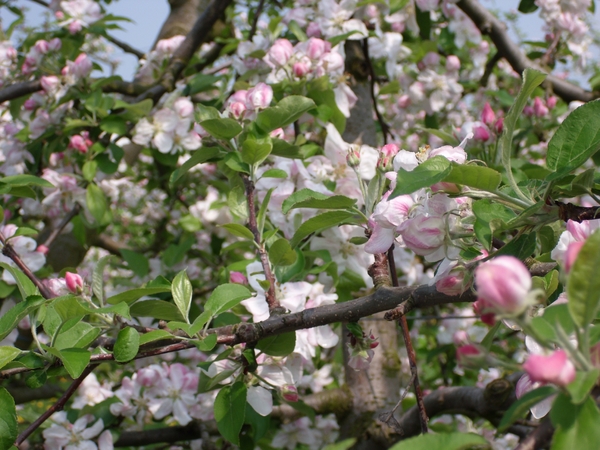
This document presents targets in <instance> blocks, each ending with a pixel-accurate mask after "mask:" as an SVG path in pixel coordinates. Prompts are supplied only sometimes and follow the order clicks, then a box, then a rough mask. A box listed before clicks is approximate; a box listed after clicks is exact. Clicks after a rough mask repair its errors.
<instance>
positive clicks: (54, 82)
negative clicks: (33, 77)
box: [40, 75, 60, 94]
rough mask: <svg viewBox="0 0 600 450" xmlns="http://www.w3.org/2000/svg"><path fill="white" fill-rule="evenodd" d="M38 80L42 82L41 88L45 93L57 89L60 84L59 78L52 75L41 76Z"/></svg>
mask: <svg viewBox="0 0 600 450" xmlns="http://www.w3.org/2000/svg"><path fill="white" fill-rule="evenodd" d="M40 82H41V84H42V89H43V90H44V91H46V93H47V94H51V93H53V92H54V91H55V90H56V89H58V86H60V80H59V79H58V77H56V76H54V75H51V76H48V77H42V78H41V79H40Z"/></svg>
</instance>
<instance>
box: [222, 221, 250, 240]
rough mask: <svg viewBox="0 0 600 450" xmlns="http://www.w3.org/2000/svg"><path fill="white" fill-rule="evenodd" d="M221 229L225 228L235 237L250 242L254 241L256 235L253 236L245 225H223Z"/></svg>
mask: <svg viewBox="0 0 600 450" xmlns="http://www.w3.org/2000/svg"><path fill="white" fill-rule="evenodd" d="M221 227H222V228H225V229H226V230H227V231H229V232H230V233H231V234H233V235H234V236H238V237H241V238H244V239H248V240H249V241H254V235H253V234H252V231H250V230H249V229H248V228H246V227H245V226H244V225H240V224H239V223H228V224H225V225H221Z"/></svg>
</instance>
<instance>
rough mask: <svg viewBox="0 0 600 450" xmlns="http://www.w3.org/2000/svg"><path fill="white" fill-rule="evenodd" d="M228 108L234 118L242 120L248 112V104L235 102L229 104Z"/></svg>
mask: <svg viewBox="0 0 600 450" xmlns="http://www.w3.org/2000/svg"><path fill="white" fill-rule="evenodd" d="M228 108H229V111H231V114H232V115H233V117H235V118H236V119H240V118H241V117H242V116H243V115H244V112H245V111H246V104H245V103H242V102H233V103H230V104H229V106H228Z"/></svg>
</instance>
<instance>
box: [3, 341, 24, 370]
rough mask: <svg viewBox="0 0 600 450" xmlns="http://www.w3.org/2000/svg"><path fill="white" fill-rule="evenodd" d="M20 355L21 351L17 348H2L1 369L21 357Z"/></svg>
mask: <svg viewBox="0 0 600 450" xmlns="http://www.w3.org/2000/svg"><path fill="white" fill-rule="evenodd" d="M20 353H21V350H19V349H18V348H15V347H7V346H2V347H0V369H2V368H3V367H4V366H5V365H7V364H8V363H9V362H11V361H12V360H13V359H15V358H16V357H17V356H19V354H20Z"/></svg>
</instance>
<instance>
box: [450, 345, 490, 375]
mask: <svg viewBox="0 0 600 450" xmlns="http://www.w3.org/2000/svg"><path fill="white" fill-rule="evenodd" d="M456 361H457V362H458V364H459V365H461V366H462V367H466V368H473V369H478V368H480V367H481V365H482V364H483V362H484V361H485V354H484V353H483V352H482V351H481V349H480V348H479V347H478V346H476V345H473V344H467V345H463V346H461V347H458V348H457V349H456Z"/></svg>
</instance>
